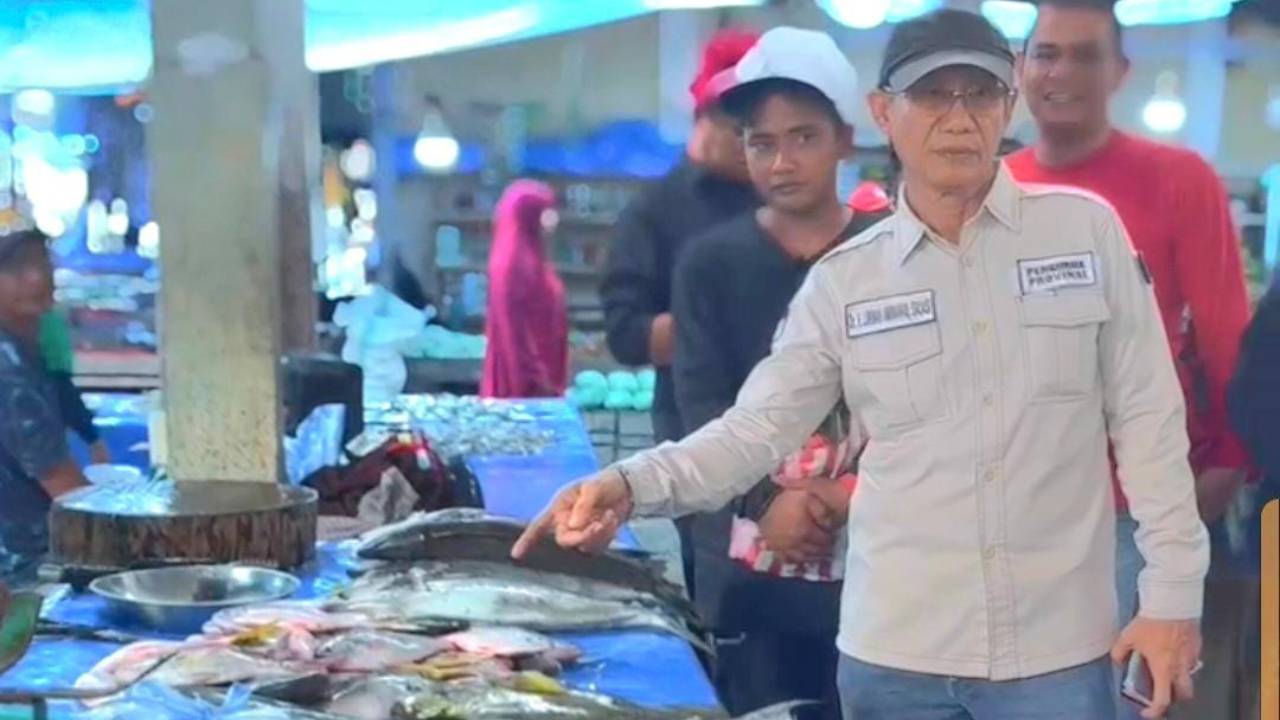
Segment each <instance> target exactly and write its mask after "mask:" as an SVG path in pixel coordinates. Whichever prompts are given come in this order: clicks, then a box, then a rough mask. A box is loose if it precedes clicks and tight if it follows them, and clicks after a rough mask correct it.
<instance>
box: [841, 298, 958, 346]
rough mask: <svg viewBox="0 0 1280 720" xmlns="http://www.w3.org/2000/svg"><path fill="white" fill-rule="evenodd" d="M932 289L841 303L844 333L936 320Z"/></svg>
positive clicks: (856, 334) (858, 334)
mask: <svg viewBox="0 0 1280 720" xmlns="http://www.w3.org/2000/svg"><path fill="white" fill-rule="evenodd" d="M937 319H938V315H937V311H936V308H935V307H934V302H933V291H932V290H921V291H919V292H913V293H904V294H902V295H891V296H889V297H886V298H879V299H877V300H866V301H863V302H857V303H850V304H848V305H845V306H844V322H845V334H846V335H848V336H849V337H850V338H857V337H862V336H864V335H874V334H876V333H882V332H888V331H890V330H899V329H901V328H906V327H913V326H915V325H925V324H928V323H931V322H937Z"/></svg>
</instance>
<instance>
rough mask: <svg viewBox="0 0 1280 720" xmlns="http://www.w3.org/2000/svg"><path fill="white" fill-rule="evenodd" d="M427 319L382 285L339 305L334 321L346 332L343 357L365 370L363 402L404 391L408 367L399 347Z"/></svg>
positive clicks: (386, 398)
mask: <svg viewBox="0 0 1280 720" xmlns="http://www.w3.org/2000/svg"><path fill="white" fill-rule="evenodd" d="M434 312H435V310H434V308H432V309H431V313H433V314H434ZM429 318H430V315H428V313H426V312H424V311H422V310H419V309H417V308H415V307H414V306H412V305H410V304H408V303H406V302H405V301H403V300H401V299H400V298H398V297H396V296H395V295H392V294H391V293H390V292H388V291H387V290H386V288H383V287H375V288H374V289H373V292H371V293H370V294H368V295H366V296H364V297H361V298H356V299H355V300H351V301H349V302H344V303H341V304H340V305H338V307H337V309H336V310H335V311H334V314H333V322H334V324H336V325H338V326H339V327H342V328H345V329H346V335H347V341H346V343H345V344H343V346H342V359H343V360H346V361H347V362H349V363H355V364H357V365H359V366H360V368H361V369H362V370H363V371H364V399H365V402H373V403H385V402H391V401H392V400H394V399H395V398H396V396H397V395H399V394H400V392H401V391H403V390H404V385H405V380H406V379H407V378H408V369H407V368H406V367H405V364H404V355H403V354H402V352H401V347H402V345H403V344H404V343H406V342H407V341H409V340H412V339H413V338H415V337H416V336H417V335H418V333H420V332H422V329H423V328H424V327H425V326H426V324H427V320H428V319H429Z"/></svg>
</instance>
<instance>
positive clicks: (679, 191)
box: [600, 30, 759, 442]
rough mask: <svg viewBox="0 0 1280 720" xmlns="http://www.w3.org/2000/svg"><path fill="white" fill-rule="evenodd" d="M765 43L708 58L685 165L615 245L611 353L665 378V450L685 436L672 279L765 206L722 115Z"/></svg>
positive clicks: (724, 47) (658, 188)
mask: <svg viewBox="0 0 1280 720" xmlns="http://www.w3.org/2000/svg"><path fill="white" fill-rule="evenodd" d="M755 40H756V36H755V35H754V34H751V33H747V32H741V31H733V30H725V31H721V32H720V33H719V34H717V35H716V36H715V37H713V38H712V39H711V40H710V41H709V42H708V43H707V46H706V48H705V49H704V51H703V57H702V65H701V68H700V70H699V72H698V76H697V77H696V78H695V79H694V81H693V84H692V85H691V86H690V88H689V90H690V92H691V93H692V94H693V98H694V105H695V112H696V120H695V121H694V128H693V132H692V134H691V136H690V138H689V142H688V146H687V149H686V156H685V158H684V159H683V160H682V161H681V162H680V163H679V164H678V165H676V167H675V168H674V169H672V170H671V172H670V173H668V174H667V175H666V177H664V178H662V180H660V181H658V182H657V183H655V184H653V185H650V186H648V187H646V188H645V189H644V190H643V191H641V192H640V194H639V195H638V196H637V197H636V198H635V199H634V200H633V201H632V202H631V204H630V205H628V206H627V208H626V209H625V210H624V211H623V213H622V216H621V217H620V218H619V220H618V232H617V234H615V235H614V237H613V239H612V242H611V243H610V245H609V257H608V264H607V267H606V270H605V278H604V282H603V284H602V285H601V289H600V294H601V297H602V299H603V301H604V311H605V324H606V333H607V340H608V344H609V350H610V352H612V353H613V355H614V357H615V358H617V359H618V360H619V361H620V362H622V363H625V364H627V365H650V364H651V365H653V366H654V367H655V369H656V370H657V386H656V388H655V390H654V401H653V426H654V436H655V439H656V440H658V441H659V442H661V441H664V440H678V439H679V438H680V437H682V436H683V435H684V432H683V427H682V423H681V422H680V417H679V411H678V409H677V408H676V402H675V396H674V395H673V393H672V387H671V374H670V365H671V358H672V347H673V338H674V333H673V326H672V319H671V271H672V269H673V268H674V267H675V262H676V257H677V254H678V253H679V251H680V248H681V247H682V246H683V245H684V244H685V243H686V242H687V241H688V240H689V239H690V238H692V237H694V236H696V235H698V234H700V233H702V232H704V231H706V230H708V229H709V228H711V227H712V226H714V225H716V224H718V223H720V222H722V221H724V220H727V219H729V218H731V217H734V216H735V215H738V214H740V213H742V212H743V211H745V210H748V209H750V208H754V207H756V206H757V205H758V204H759V200H758V199H757V198H756V194H755V191H754V190H752V188H751V184H750V182H749V180H748V178H747V171H746V164H745V162H744V161H743V158H742V144H741V141H740V139H739V138H738V129H737V123H735V122H734V120H733V119H732V118H731V117H729V116H728V115H727V114H726V113H725V112H724V110H723V109H722V108H721V107H720V106H719V103H718V98H719V90H720V89H721V88H719V87H717V80H716V78H717V77H718V76H720V74H721V73H723V72H725V71H726V70H731V69H732V68H733V66H734V65H735V64H736V63H737V62H738V59H739V58H741V57H742V54H743V53H745V52H746V51H747V49H748V48H750V47H751V46H752V45H753V44H754V43H755Z"/></svg>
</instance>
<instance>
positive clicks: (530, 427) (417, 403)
mask: <svg viewBox="0 0 1280 720" xmlns="http://www.w3.org/2000/svg"><path fill="white" fill-rule="evenodd" d="M537 420H538V419H537V417H535V416H534V415H533V414H532V413H530V412H529V410H528V409H527V408H526V407H525V406H524V405H522V404H520V403H514V402H511V401H509V400H493V399H482V398H476V397H458V396H456V395H449V394H441V395H405V396H401V397H399V398H397V399H396V400H395V401H394V402H392V403H391V405H390V407H389V408H387V409H385V410H381V411H378V415H377V416H375V417H372V418H366V422H369V423H370V424H386V425H389V426H394V427H410V426H412V427H414V428H417V429H419V430H422V431H423V432H425V433H426V434H427V436H428V437H430V438H431V443H432V445H434V446H435V447H436V449H437V450H439V451H440V453H441V454H442V455H444V456H445V457H455V456H459V455H471V456H485V455H537V454H539V453H541V452H543V451H544V450H546V449H547V448H548V447H551V446H552V445H554V444H555V442H556V434H555V431H553V430H549V429H547V428H546V427H545V426H544V425H542V424H540V423H538V422H537Z"/></svg>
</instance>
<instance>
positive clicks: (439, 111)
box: [413, 95, 462, 173]
mask: <svg viewBox="0 0 1280 720" xmlns="http://www.w3.org/2000/svg"><path fill="white" fill-rule="evenodd" d="M461 151H462V148H461V147H459V145H458V140H457V138H455V137H454V136H453V132H452V131H450V130H449V125H448V123H446V122H445V121H444V108H443V107H442V106H441V104H440V98H438V97H436V96H434V95H428V96H427V110H426V112H425V113H423V115H422V130H421V131H419V132H418V139H417V140H416V141H414V143H413V158H414V159H415V160H417V161H418V164H419V165H421V166H422V167H423V168H425V169H426V170H428V171H430V172H437V173H446V172H449V171H450V170H452V169H453V168H454V167H455V166H456V165H457V164H458V155H459V154H461Z"/></svg>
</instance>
